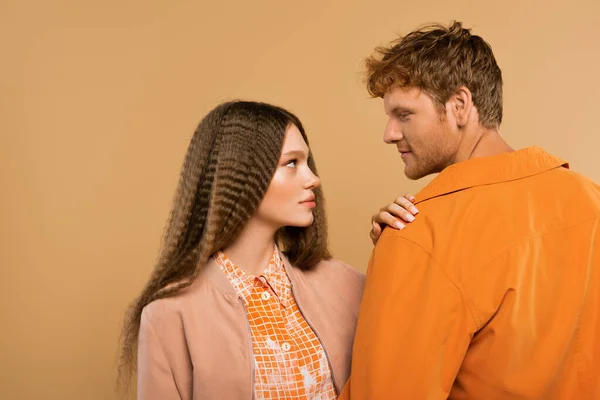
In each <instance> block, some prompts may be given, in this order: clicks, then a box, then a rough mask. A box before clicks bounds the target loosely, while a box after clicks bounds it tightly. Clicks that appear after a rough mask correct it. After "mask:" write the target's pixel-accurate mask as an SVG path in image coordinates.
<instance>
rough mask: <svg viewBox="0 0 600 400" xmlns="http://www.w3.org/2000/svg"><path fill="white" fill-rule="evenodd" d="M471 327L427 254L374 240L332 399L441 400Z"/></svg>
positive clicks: (454, 290) (407, 244) (399, 241)
mask: <svg viewBox="0 0 600 400" xmlns="http://www.w3.org/2000/svg"><path fill="white" fill-rule="evenodd" d="M475 327H476V323H475V320H474V318H473V317H472V315H471V313H470V311H469V309H468V306H467V302H466V301H465V299H464V298H463V296H462V293H461V291H460V289H459V288H458V287H457V286H455V284H454V283H453V282H452V281H451V280H450V279H449V278H448V276H447V275H446V273H445V271H444V269H443V268H442V266H441V265H440V264H439V263H438V262H437V261H436V260H434V259H433V258H432V257H431V256H430V255H429V253H427V252H426V251H425V250H423V249H422V248H421V247H419V246H418V245H416V244H415V243H413V242H411V241H409V240H407V239H405V238H403V237H399V236H388V237H382V238H381V239H380V242H379V243H378V244H377V246H376V248H375V250H374V252H373V254H372V256H371V261H370V263H369V268H368V271H367V280H366V285H365V291H364V295H363V301H362V304H361V310H360V315H359V319H358V326H357V331H356V338H355V342H354V348H353V359H352V372H351V377H350V382H349V383H348V385H347V387H346V388H345V390H344V392H343V393H342V396H341V397H340V398H341V399H347V398H349V397H352V398H353V399H356V400H358V399H383V398H404V399H431V400H434V399H446V398H447V397H448V395H449V393H450V390H451V388H452V384H453V382H454V379H455V378H456V375H457V373H458V370H459V368H460V365H461V363H462V360H463V358H464V355H465V353H466V351H467V348H468V346H469V343H470V340H471V338H472V334H473V332H474V331H475Z"/></svg>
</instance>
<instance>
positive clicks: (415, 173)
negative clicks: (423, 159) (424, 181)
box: [404, 165, 431, 181]
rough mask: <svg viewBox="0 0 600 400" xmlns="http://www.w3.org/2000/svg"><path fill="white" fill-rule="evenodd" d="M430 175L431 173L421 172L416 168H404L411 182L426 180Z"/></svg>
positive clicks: (406, 166)
mask: <svg viewBox="0 0 600 400" xmlns="http://www.w3.org/2000/svg"><path fill="white" fill-rule="evenodd" d="M430 174H431V172H425V171H420V170H417V169H415V168H411V167H409V166H408V165H405V166H404V175H405V176H406V177H407V178H408V179H410V180H411V181H417V180H419V179H421V178H424V177H426V176H427V175H430Z"/></svg>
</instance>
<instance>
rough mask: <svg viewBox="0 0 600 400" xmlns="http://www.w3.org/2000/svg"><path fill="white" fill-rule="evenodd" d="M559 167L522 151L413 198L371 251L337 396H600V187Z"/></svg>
mask: <svg viewBox="0 0 600 400" xmlns="http://www.w3.org/2000/svg"><path fill="white" fill-rule="evenodd" d="M564 167H566V168H564ZM567 168H568V164H566V163H565V162H563V161H561V160H559V159H557V158H555V157H553V156H551V155H549V154H548V153H546V152H544V151H543V150H542V149H540V148H537V147H533V148H528V149H524V150H520V151H515V152H511V153H505V154H501V155H498V156H493V157H485V158H478V159H472V160H469V161H465V162H461V163H458V164H455V165H452V166H450V167H448V168H446V169H445V170H444V171H443V172H442V173H441V174H439V176H438V177H436V178H435V179H434V180H433V181H432V182H431V183H430V184H429V185H428V186H427V187H425V188H424V189H423V190H422V191H421V192H420V193H419V194H418V196H417V204H418V208H419V210H420V214H419V216H418V217H417V219H416V221H415V222H413V223H411V224H410V225H409V226H407V228H406V229H404V230H402V231H396V230H392V229H389V228H388V229H386V230H385V231H384V233H383V235H382V236H381V238H380V239H379V242H378V243H377V246H376V247H375V249H374V250H373V254H372V256H371V261H370V264H369V268H368V272H367V281H366V286H365V292H364V296H363V300H362V303H361V310H360V315H359V321H358V327H357V332H356V338H355V342H354V348H353V359H352V372H351V378H350V381H349V383H348V385H346V388H345V389H344V392H343V394H342V396H341V397H340V398H341V399H349V398H352V399H353V400H362V399H376V400H379V399H419V400H426V399H431V400H433V399H446V398H451V399H478V400H493V399H503V400H506V399H568V400H575V399H577V400H583V399H599V398H600V186H599V185H598V184H596V183H594V182H592V181H590V180H588V179H586V178H585V177H582V176H581V175H578V174H576V173H574V172H571V171H569V170H568V169H567Z"/></svg>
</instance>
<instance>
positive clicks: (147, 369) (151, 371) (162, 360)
mask: <svg viewBox="0 0 600 400" xmlns="http://www.w3.org/2000/svg"><path fill="white" fill-rule="evenodd" d="M154 327H155V323H154V322H153V320H152V310H151V309H148V307H146V308H144V310H143V311H142V318H141V323H140V333H139V339H138V378H137V393H138V394H137V398H138V400H154V399H156V400H181V396H180V394H179V391H178V389H177V386H176V384H175V379H174V376H173V371H172V369H171V365H169V362H168V360H167V357H166V354H165V350H164V343H162V342H161V340H160V337H159V336H158V335H157V333H156V331H155V328H154Z"/></svg>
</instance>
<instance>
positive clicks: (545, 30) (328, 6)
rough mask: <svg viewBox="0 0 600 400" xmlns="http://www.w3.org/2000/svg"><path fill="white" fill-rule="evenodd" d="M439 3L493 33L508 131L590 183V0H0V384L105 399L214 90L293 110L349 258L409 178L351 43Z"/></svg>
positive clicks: (360, 257) (596, 23)
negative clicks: (131, 311)
mask: <svg viewBox="0 0 600 400" xmlns="http://www.w3.org/2000/svg"><path fill="white" fill-rule="evenodd" d="M217 3H219V5H216V4H217ZM451 19H459V20H462V21H464V22H465V24H466V25H467V26H470V27H474V32H475V33H477V34H480V35H482V36H483V37H484V38H485V39H486V40H487V41H489V42H490V43H491V44H492V46H493V49H494V51H495V53H496V56H497V59H498V62H499V64H500V66H501V68H502V70H503V73H504V78H505V82H506V84H505V123H504V125H503V127H502V131H503V133H504V135H505V136H506V138H507V139H508V140H509V142H510V143H512V144H513V145H514V146H515V147H524V146H529V145H533V144H539V145H542V146H543V147H545V148H546V149H547V150H549V151H551V152H553V153H555V154H556V155H559V156H561V157H563V158H565V159H567V160H569V161H570V162H571V166H572V168H573V169H575V170H578V171H580V172H582V173H584V174H586V175H588V176H590V177H592V178H594V179H595V180H600V159H599V157H598V147H599V146H600V135H599V132H598V125H597V124H598V114H599V110H600V107H599V106H600V101H599V100H598V94H599V93H600V77H599V74H598V71H599V70H600V65H599V63H600V44H598V43H599V42H598V40H599V38H600V6H599V3H598V1H597V0H589V1H584V0H572V1H568V2H564V3H553V2H549V1H539V2H530V1H526V0H510V1H504V2H499V1H482V0H476V1H452V2H450V1H447V0H430V1H412V2H403V1H401V0H395V1H386V0H370V1H361V2H356V3H349V2H348V1H314V0H313V1H303V2H288V1H281V0H280V1H237V2H228V1H222V2H217V1H213V2H207V1H181V0H168V1H167V0H146V1H141V0H135V1H133V0H119V1H116V0H105V1H98V0H87V1H85V0H84V1H81V0H79V1H75V0H72V1H65V0H62V1H61V0H58V1H47V0H1V1H0V51H1V55H0V57H1V58H0V135H1V143H0V160H1V161H2V164H1V168H0V180H1V181H0V183H1V185H2V186H1V187H2V192H1V194H2V195H1V197H0V205H1V213H2V214H1V215H0V218H1V220H0V221H1V222H0V235H1V236H0V240H1V241H0V243H2V248H1V251H0V266H1V276H0V293H2V298H1V299H0V310H1V319H0V324H1V328H0V338H1V340H0V398H2V399H111V398H114V394H113V391H112V385H113V382H114V376H115V375H114V369H113V366H114V363H115V357H116V356H115V354H116V340H117V336H118V331H119V325H120V322H121V318H122V314H123V312H124V310H125V307H126V304H127V303H128V302H129V301H130V300H131V299H132V298H133V297H134V295H135V294H136V293H137V292H138V291H139V290H140V288H141V287H142V285H143V283H144V280H145V279H146V277H147V276H148V274H149V272H150V269H151V268H152V265H153V262H154V260H155V258H156V255H157V248H158V245H159V240H160V235H161V232H162V229H163V224H164V222H165V219H166V216H167V213H168V210H169V207H170V202H171V198H172V194H173V190H174V188H175V184H176V181H177V175H178V172H179V168H180V165H181V161H182V158H183V155H184V152H185V149H186V146H187V143H188V140H189V137H190V135H191V133H192V132H193V130H194V128H195V125H196V124H197V122H198V121H199V120H200V119H201V118H202V116H203V115H204V114H205V113H206V112H207V111H208V110H209V109H210V108H212V107H213V106H215V105H216V104H217V103H218V102H220V101H222V100H227V99H233V98H247V99H256V100H263V101H269V102H274V103H277V104H280V105H283V106H285V107H288V108H290V109H291V110H292V111H294V112H295V113H297V114H298V115H299V116H300V118H301V119H302V120H303V122H304V123H305V126H306V128H307V130H308V134H309V137H310V139H311V141H312V145H313V150H314V152H315V155H316V159H317V164H318V166H319V168H320V172H321V177H322V180H323V183H324V187H325V190H326V192H325V193H326V196H327V200H328V210H329V217H330V227H331V245H332V248H333V250H334V252H335V255H336V256H337V257H338V258H340V259H343V260H345V261H346V262H348V263H350V264H352V265H354V266H355V267H356V268H358V269H360V270H364V269H365V266H366V262H367V260H368V257H369V252H370V249H371V245H370V241H369V239H368V229H369V217H370V215H371V213H372V212H373V211H374V210H375V209H377V208H379V207H380V206H381V205H383V204H384V203H387V202H388V201H390V200H391V199H393V198H394V197H395V196H396V195H399V194H403V193H405V192H406V191H412V192H415V191H417V190H418V189H419V188H420V187H422V186H423V185H424V183H425V182H424V181H421V182H409V181H407V180H406V179H405V178H404V177H403V175H402V163H401V160H400V158H399V157H398V155H397V153H396V152H395V150H394V148H393V147H389V146H385V145H384V144H383V142H382V140H381V137H382V132H383V124H384V120H385V118H384V114H383V111H382V105H381V101H380V100H370V99H368V97H367V94H366V91H365V90H364V88H363V86H362V84H361V83H360V78H359V73H360V71H361V63H362V60H363V58H364V57H365V56H366V55H368V54H370V52H371V50H372V48H373V47H374V46H375V45H378V44H384V43H387V42H388V41H389V40H391V39H393V38H394V37H395V35H396V33H406V32H407V31H409V30H411V29H413V28H414V27H416V26H418V25H420V24H422V23H425V22H432V21H439V22H444V23H447V22H449V21H450V20H451ZM507 223H510V221H507Z"/></svg>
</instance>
